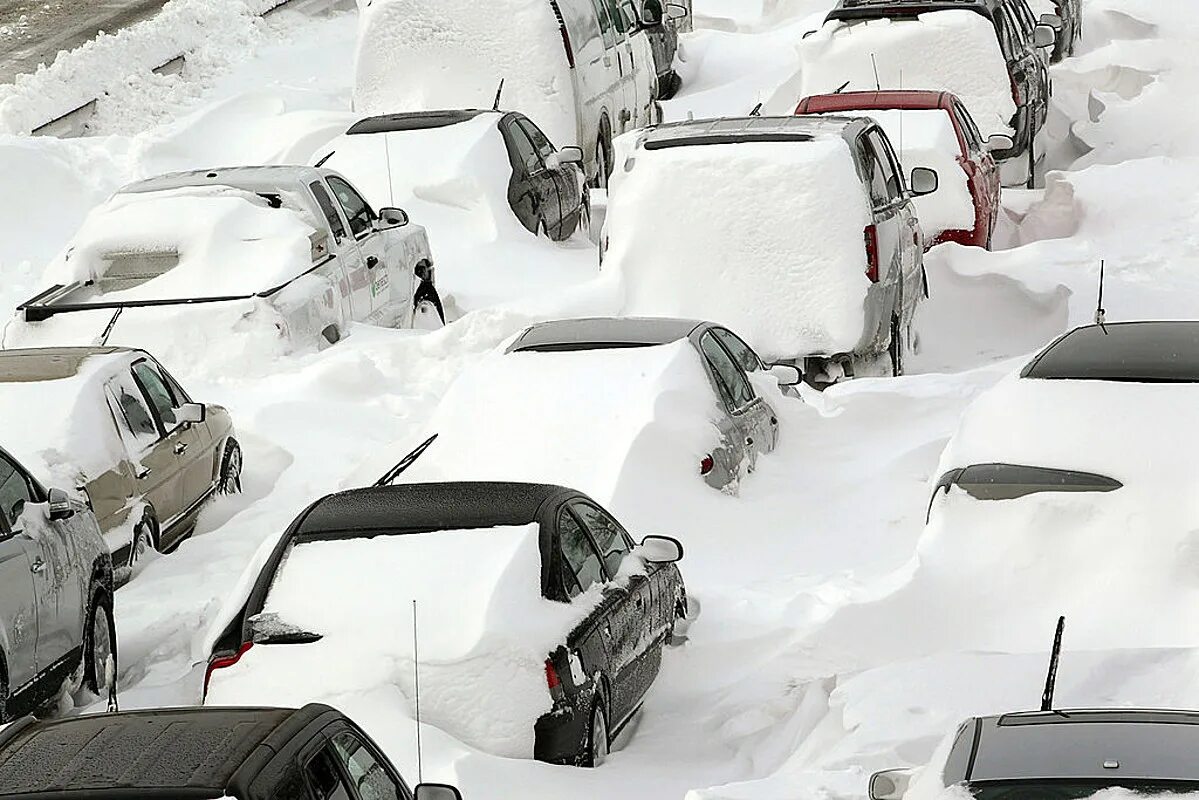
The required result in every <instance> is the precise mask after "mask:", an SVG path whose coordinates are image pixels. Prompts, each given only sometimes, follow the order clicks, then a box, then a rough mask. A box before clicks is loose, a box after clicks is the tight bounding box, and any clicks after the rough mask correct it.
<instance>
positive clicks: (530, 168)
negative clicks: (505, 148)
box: [508, 122, 545, 174]
mask: <svg viewBox="0 0 1199 800" xmlns="http://www.w3.org/2000/svg"><path fill="white" fill-rule="evenodd" d="M508 138H509V139H510V140H511V142H512V146H513V147H514V148H516V158H517V160H518V161H519V162H520V163H521V164H523V165H524V167H525V171H526V172H528V173H529V174H533V173H534V172H541V171H542V170H543V169H545V165H544V164H542V163H541V156H539V155H538V154H537V148H535V147H534V146H533V143H532V142H531V141H529V137H528V135H527V134H526V133H525V132H524V129H523V128H521V127H520V126H519V125H517V124H516V123H515V122H511V123H509V125H508Z"/></svg>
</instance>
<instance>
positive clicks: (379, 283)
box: [326, 175, 416, 327]
mask: <svg viewBox="0 0 1199 800" xmlns="http://www.w3.org/2000/svg"><path fill="white" fill-rule="evenodd" d="M326 180H327V182H328V184H329V188H330V189H332V190H333V195H334V197H336V198H337V203H338V205H340V206H341V210H342V212H343V213H344V214H345V217H346V220H347V223H348V224H349V226H350V234H351V235H352V236H353V237H354V241H355V243H356V244H357V245H358V253H359V257H360V258H361V259H362V262H363V264H364V265H365V266H366V275H367V278H368V279H369V281H370V287H371V288H370V295H371V316H370V321H371V322H372V323H374V324H376V325H385V326H388V327H395V326H396V325H397V324H398V323H399V321H400V320H402V319H406V318H407V316H406V312H407V311H408V310H409V309H408V303H409V302H410V301H411V298H412V295H413V293H414V292H415V291H416V287H415V286H414V285H413V283H412V281H413V271H412V266H413V265H410V264H407V263H406V262H405V260H404V258H403V256H402V252H401V248H400V247H398V246H394V247H393V246H391V241H390V240H391V239H393V238H394V237H395V236H397V235H398V232H397V233H391V232H388V231H380V230H378V229H376V227H375V221H376V220H377V219H378V215H377V214H376V213H375V210H374V209H373V208H371V207H370V204H369V203H367V202H366V198H365V197H363V196H362V195H361V194H360V193H359V192H358V190H357V189H355V188H354V187H353V186H351V185H350V184H349V182H348V181H346V180H344V179H342V178H339V177H337V176H335V175H330V176H329V177H328V178H327V179H326ZM396 244H397V245H398V242H397V243H396ZM397 273H399V276H397ZM397 277H399V280H398V284H399V285H396V286H395V287H394V288H393V286H392V282H393V281H395V280H397ZM397 301H398V302H397Z"/></svg>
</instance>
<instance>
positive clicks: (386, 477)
mask: <svg viewBox="0 0 1199 800" xmlns="http://www.w3.org/2000/svg"><path fill="white" fill-rule="evenodd" d="M436 438H437V434H436V433H435V434H433V435H432V436H430V437H429V438H428V439H425V440H424V441H423V442H421V443H420V444H418V445H417V446H416V447H414V448H412V452H410V453H409V454H408V455H406V456H404V457H403V458H401V459H400V463H398V464H396V465H395V466H394V467H392V468H391V469H389V470H387V472H385V473H383V477H382V478H379V480H377V481H375V483H374V485H375V486H387V485H388V484H389V483H391V482H392V481H394V480H395V479H396V478H398V477H399V476H400V473H401V472H403V471H404V470H406V469H408V468H409V467H411V466H412V465H413V464H414V463H416V460H417V459H418V458H420V457H421V456H422V455H424V453H425V451H426V450H428V449H429V445H431V444H433V440H434V439H436Z"/></svg>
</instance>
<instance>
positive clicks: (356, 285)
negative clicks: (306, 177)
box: [308, 180, 374, 334]
mask: <svg viewBox="0 0 1199 800" xmlns="http://www.w3.org/2000/svg"><path fill="white" fill-rule="evenodd" d="M308 190H309V191H310V192H312V196H313V198H315V199H316V204H317V205H318V206H319V207H320V209H321V213H322V214H323V215H324V216H325V221H326V222H327V223H328V224H329V232H330V233H331V234H332V235H333V245H332V247H331V252H332V254H333V255H334V256H336V257H337V258H336V261H337V267H338V270H339V272H340V275H341V281H340V284H341V286H340V289H341V296H342V300H343V305H342V312H343V314H344V315H345V319H346V320H347V321H348V320H354V321H363V320H366V319H368V318H369V317H370V315H371V313H372V311H373V310H374V308H373V307H374V300H373V298H372V296H371V290H372V288H373V287H372V286H371V277H370V275H369V274H368V272H367V269H366V264H365V263H364V262H363V260H362V258H361V255H360V254H359V252H358V243H357V242H356V241H354V237H353V236H352V235H351V234H350V230H349V227H348V223H347V222H346V221H345V219H344V218H343V217H342V214H341V211H340V209H339V207H338V205H337V203H336V202H335V201H334V200H333V195H332V194H331V193H330V191H329V189H328V187H326V186H325V183H324V181H319V180H317V181H312V182H311V183H309V184H308ZM343 334H344V332H343Z"/></svg>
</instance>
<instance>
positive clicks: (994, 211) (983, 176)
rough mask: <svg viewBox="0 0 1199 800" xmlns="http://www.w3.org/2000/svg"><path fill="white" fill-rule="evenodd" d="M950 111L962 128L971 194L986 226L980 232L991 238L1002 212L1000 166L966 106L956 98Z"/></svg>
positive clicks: (987, 239) (982, 222)
mask: <svg viewBox="0 0 1199 800" xmlns="http://www.w3.org/2000/svg"><path fill="white" fill-rule="evenodd" d="M950 112H951V113H952V114H953V116H954V119H955V121H956V123H957V127H958V128H959V129H960V130H961V131H962V137H963V140H964V142H965V153H964V155H963V158H964V159H965V163H964V164H963V167H964V168H965V169H966V174H967V175H968V176H969V180H970V194H971V195H972V196H973V197H974V198H975V206H976V209H977V212H978V222H979V223H981V224H982V226H983V228H982V229H980V230H979V231H978V234H979V235H980V236H983V237H985V240H986V241H990V237H991V231H992V230H994V228H995V221H996V218H997V216H998V214H999V192H1000V185H999V167H998V166H996V164H995V159H994V158H992V157H991V154H990V153H988V152H987V147H986V142H985V141H983V138H982V134H981V133H979V130H978V126H977V125H975V124H974V118H973V117H971V116H970V112H969V111H967V110H966V107H965V106H963V105H962V104H961V103H960V102H958V101H957V100H954V101H953V104H952V105H951V107H950Z"/></svg>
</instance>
